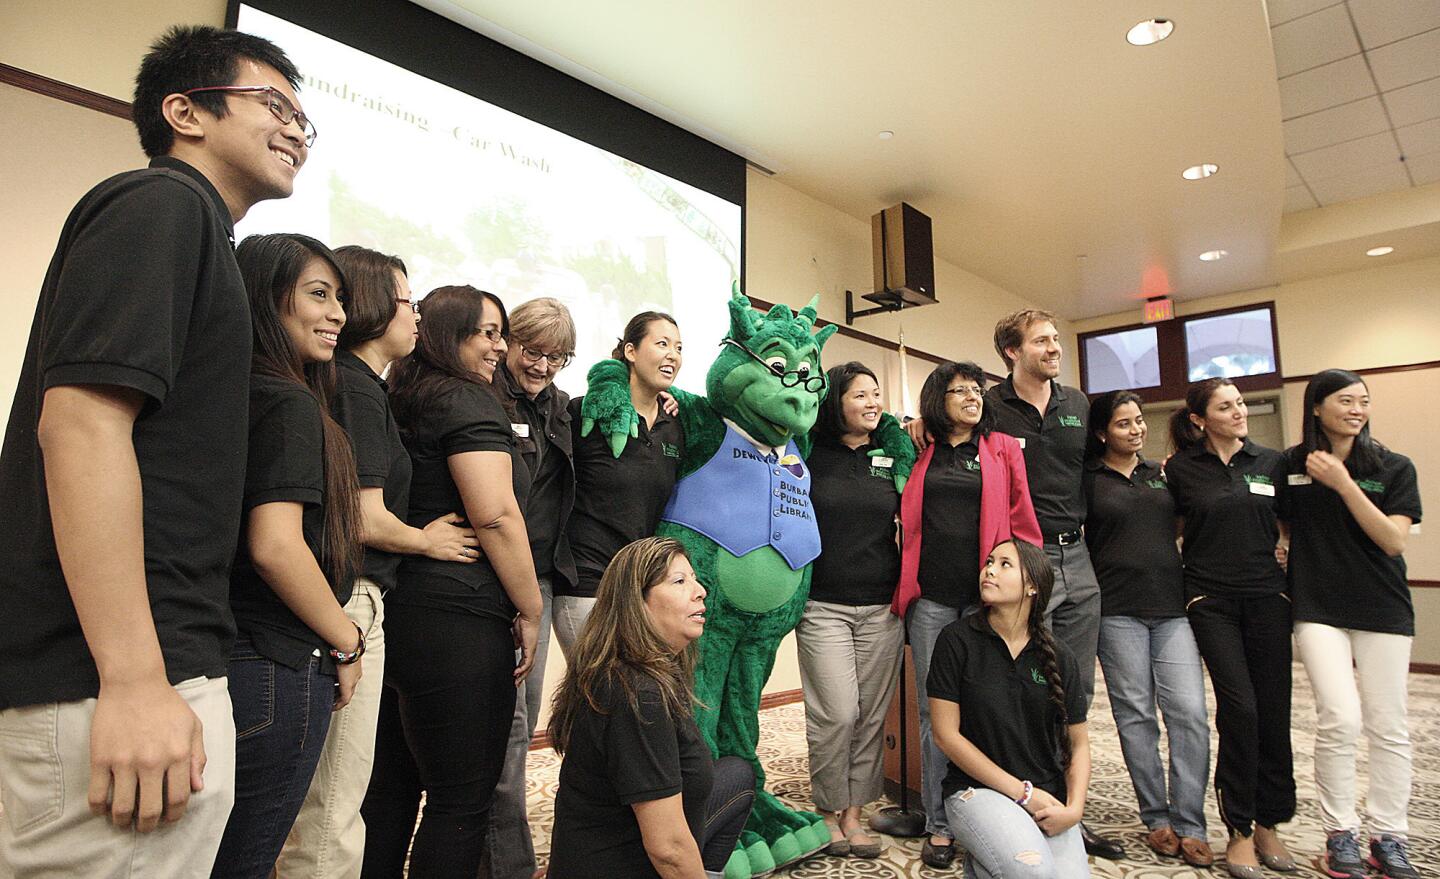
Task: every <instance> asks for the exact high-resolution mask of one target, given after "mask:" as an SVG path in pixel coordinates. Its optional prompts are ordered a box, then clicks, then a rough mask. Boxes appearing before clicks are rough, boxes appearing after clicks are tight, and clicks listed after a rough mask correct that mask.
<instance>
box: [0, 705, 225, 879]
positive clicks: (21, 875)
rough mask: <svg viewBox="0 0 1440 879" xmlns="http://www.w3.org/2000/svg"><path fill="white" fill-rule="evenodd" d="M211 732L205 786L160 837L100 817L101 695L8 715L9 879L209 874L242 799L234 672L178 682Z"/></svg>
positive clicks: (0, 735) (1, 828)
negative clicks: (96, 751)
mask: <svg viewBox="0 0 1440 879" xmlns="http://www.w3.org/2000/svg"><path fill="white" fill-rule="evenodd" d="M175 690H176V692H178V693H179V694H180V695H181V696H182V697H184V699H185V701H186V702H187V703H188V704H189V705H190V708H191V710H193V711H194V712H195V714H196V715H197V716H198V717H199V718H200V723H201V724H202V725H203V727H204V731H205V756H206V759H207V763H206V765H205V789H204V790H202V791H199V792H198V793H192V794H191V795H190V805H189V807H188V808H187V809H186V811H185V816H184V817H183V818H181V819H180V820H179V821H178V822H177V823H175V824H165V823H163V822H162V823H161V825H160V827H159V828H158V829H156V830H154V831H153V832H151V833H139V832H137V831H136V830H135V829H134V828H132V827H124V828H120V827H115V826H114V825H113V824H111V823H110V821H109V819H108V818H105V817H100V816H96V815H93V814H91V813H90V806H89V803H88V801H87V791H88V789H89V787H90V720H91V718H92V717H93V716H94V714H95V700H94V699H82V700H80V701H78V702H52V703H49V704H46V705H30V706H27V707H25V708H10V709H7V710H5V711H0V800H3V804H4V815H3V819H0V877H3V879H62V877H63V879H72V877H78V876H83V877H86V879H150V877H165V879H172V877H174V879H184V877H194V879H204V877H207V876H209V875H210V868H211V866H213V864H214V862H215V851H216V849H218V848H219V846H220V836H221V834H222V833H223V832H224V830H225V822H226V821H227V820H228V819H229V817H230V807H231V806H232V805H233V804H234V801H235V719H234V716H233V715H232V713H231V708H230V692H229V690H228V689H227V688H226V681H225V678H194V679H192V680H188V681H184V682H183V683H180V684H178V685H176V687H175Z"/></svg>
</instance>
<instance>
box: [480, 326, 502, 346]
mask: <svg viewBox="0 0 1440 879" xmlns="http://www.w3.org/2000/svg"><path fill="white" fill-rule="evenodd" d="M475 334H476V335H479V336H484V337H485V338H486V340H488V341H489V342H490V344H492V345H494V344H497V343H499V342H503V341H506V340H507V339H508V338H509V337H508V336H507V335H506V334H505V333H502V332H500V331H499V330H497V329H494V328H493V327H476V328H475Z"/></svg>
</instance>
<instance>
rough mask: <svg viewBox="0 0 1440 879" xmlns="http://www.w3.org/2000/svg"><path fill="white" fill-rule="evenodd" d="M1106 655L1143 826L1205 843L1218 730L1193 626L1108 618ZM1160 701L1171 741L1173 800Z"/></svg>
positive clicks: (1103, 628)
mask: <svg viewBox="0 0 1440 879" xmlns="http://www.w3.org/2000/svg"><path fill="white" fill-rule="evenodd" d="M1099 655H1100V668H1101V669H1102V670H1103V671H1104V672H1105V686H1106V687H1107V688H1108V689H1109V691H1110V712H1111V714H1113V715H1114V717H1115V727H1116V729H1118V730H1119V732H1120V750H1121V752H1122V753H1123V754H1124V755H1125V767H1126V768H1127V769H1128V770H1129V771H1130V781H1131V783H1132V784H1134V785H1135V799H1136V800H1137V801H1138V802H1139V804H1140V820H1141V821H1143V822H1144V823H1145V826H1146V827H1148V828H1150V829H1151V830H1157V829H1159V828H1161V827H1171V828H1173V829H1174V830H1175V832H1176V833H1178V834H1179V835H1181V836H1191V837H1194V838H1196V839H1204V838H1205V785H1206V784H1207V783H1208V781H1209V775H1210V726H1209V723H1208V721H1207V719H1206V717H1205V677H1204V674H1205V673H1204V670H1203V668H1202V666H1201V664H1200V650H1199V648H1197V647H1196V646H1195V636H1194V635H1193V634H1192V633H1191V631H1190V621H1189V620H1187V619H1186V618H1185V617H1173V618H1167V619H1146V618H1141V617H1126V616H1108V617H1101V618H1100V648H1099ZM1157 703H1158V704H1159V706H1160V714H1161V715H1162V716H1163V717H1164V720H1165V733H1166V735H1167V736H1168V738H1169V740H1170V785H1169V792H1170V795H1169V798H1168V799H1167V798H1166V785H1165V767H1164V765H1163V764H1162V763H1161V762H1160V725H1159V723H1158V722H1157V719H1156V711H1155V706H1156V704H1157Z"/></svg>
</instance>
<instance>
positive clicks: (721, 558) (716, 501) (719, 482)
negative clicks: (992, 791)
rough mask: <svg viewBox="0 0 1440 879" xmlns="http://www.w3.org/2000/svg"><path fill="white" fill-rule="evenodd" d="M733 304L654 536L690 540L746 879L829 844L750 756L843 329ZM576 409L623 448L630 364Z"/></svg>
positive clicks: (893, 437) (904, 440)
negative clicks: (739, 816) (742, 776)
mask: <svg viewBox="0 0 1440 879" xmlns="http://www.w3.org/2000/svg"><path fill="white" fill-rule="evenodd" d="M817 298H818V297H817ZM729 307H730V332H729V333H728V334H727V335H726V337H725V339H724V340H723V341H722V343H721V348H722V350H721V352H720V354H719V356H718V357H717V358H716V359H715V362H714V364H713V365H712V366H711V367H710V371H709V373H708V375H707V376H706V383H705V387H706V391H707V397H700V396H696V395H693V394H688V393H686V392H684V391H681V390H678V389H675V390H672V391H671V393H672V394H673V395H674V396H675V398H676V402H677V403H678V404H679V407H680V421H681V424H682V426H683V428H684V431H685V454H684V457H683V458H682V459H681V461H680V471H679V482H678V483H677V484H676V486H675V491H674V493H673V494H672V495H671V498H670V502H669V505H668V506H667V507H666V509H665V512H664V514H663V515H662V517H661V522H660V526H659V529H658V533H659V534H660V535H663V536H667V537H674V538H676V539H678V540H679V541H680V542H681V543H682V544H684V546H685V548H686V550H687V552H688V553H689V555H690V562H691V564H692V565H694V567H695V571H696V573H697V575H698V576H699V579H700V581H701V582H702V583H704V584H705V586H706V588H707V590H708V595H707V597H706V599H705V619H706V623H705V634H704V635H703V636H702V637H701V638H700V641H699V657H698V664H697V667H696V674H695V695H696V698H697V700H698V702H699V705H698V706H697V708H696V721H697V722H698V724H699V727H700V731H701V733H702V734H703V735H704V736H705V740H706V741H707V742H708V743H709V745H710V749H711V751H712V753H714V754H715V755H716V756H717V757H718V756H723V755H730V754H733V755H736V756H739V757H742V758H744V759H745V760H747V761H749V763H750V765H751V766H753V767H754V769H755V778H756V798H755V804H754V807H753V808H752V810H751V813H750V818H749V819H748V821H747V823H746V825H745V831H744V833H743V834H742V835H741V837H740V841H739V843H738V844H737V846H736V849H735V852H734V854H732V856H731V858H730V861H729V863H728V864H727V865H726V868H725V877H726V879H744V877H751V876H764V875H768V874H769V873H771V872H773V871H774V870H775V869H776V868H777V867H783V866H785V865H787V864H790V863H794V862H795V861H798V860H800V859H801V858H804V857H807V856H809V855H811V854H814V853H815V852H817V851H819V850H820V849H822V848H824V847H825V846H826V845H828V844H829V842H830V834H829V831H828V829H827V828H826V827H825V824H824V820H823V819H822V818H821V817H820V816H819V815H816V814H814V813H812V812H798V811H796V810H794V809H791V808H790V807H788V806H786V805H785V804H784V803H782V802H781V801H780V800H779V799H778V798H776V797H775V796H774V795H773V794H771V793H769V792H767V791H766V790H765V789H764V782H765V771H764V768H763V767H762V766H761V765H760V761H759V759H758V758H757V757H756V753H755V750H756V745H757V744H758V742H759V738H760V721H759V711H760V695H761V691H762V689H763V688H764V686H765V682H766V680H768V679H769V677H770V671H771V669H772V668H773V667H774V665H775V653H776V650H777V648H778V647H779V645H780V641H781V639H783V638H784V637H785V635H786V634H787V633H789V632H790V631H791V630H792V629H794V628H795V625H796V623H797V622H799V620H800V615H801V613H802V612H803V611H804V609H805V602H806V599H807V598H808V597H809V594H810V562H811V561H813V560H814V559H815V557H816V556H817V555H819V553H820V534H819V531H818V530H817V528H816V524H815V515H814V506H813V504H812V503H811V500H810V471H809V469H808V468H807V467H806V466H805V463H804V459H805V457H806V456H807V455H808V454H809V451H810V428H811V427H812V426H813V425H814V423H815V416H816V413H817V411H818V409H819V405H820V400H821V398H822V397H823V396H824V394H825V393H826V391H827V390H828V389H827V388H826V387H825V381H824V373H823V370H822V368H821V365H820V349H821V348H822V347H823V346H824V344H825V341H826V340H827V339H829V338H830V336H831V335H833V334H834V333H835V331H836V330H837V329H838V327H836V326H833V325H831V326H826V327H824V328H822V329H821V330H820V331H818V332H814V324H815V317H816V313H815V301H814V300H812V301H811V303H810V304H809V305H807V306H806V307H805V308H803V309H801V310H800V312H799V313H798V314H796V313H794V312H792V311H791V310H790V309H789V308H788V307H787V306H784V305H776V306H774V307H773V308H771V309H770V311H769V312H768V313H767V314H765V315H763V316H761V315H760V314H759V313H758V312H757V311H755V310H754V309H753V308H752V307H751V305H750V300H749V299H747V298H746V297H745V296H744V295H743V294H741V293H740V291H739V288H738V286H737V287H736V288H735V290H734V292H733V295H732V296H731V298H730V302H729ZM581 415H582V418H581V432H582V434H588V433H589V431H590V430H591V429H592V428H594V427H597V426H598V427H599V429H600V430H601V433H602V435H605V436H607V437H608V438H609V439H610V443H611V448H612V450H614V451H615V454H616V455H617V456H618V455H619V453H620V451H621V450H623V449H624V446H625V442H626V440H627V439H628V438H629V437H631V436H634V435H635V431H636V425H637V423H638V421H637V419H638V416H636V414H635V411H634V408H633V407H632V406H631V404H630V390H629V385H628V373H627V372H626V370H625V367H624V365H623V364H621V363H620V362H618V361H615V360H607V361H602V362H601V363H598V364H596V365H595V366H594V367H593V368H592V369H591V370H590V374H589V390H588V391H587V393H586V395H585V402H584V411H583V412H582V413H581ZM877 439H878V440H879V444H880V445H881V446H882V449H883V450H882V451H879V452H875V453H874V454H876V455H881V454H883V455H886V456H889V457H890V458H892V459H893V461H894V464H893V465H892V466H893V468H894V469H893V472H894V474H895V479H896V483H897V488H903V486H904V480H905V478H906V476H908V474H909V472H910V468H911V465H912V464H913V463H914V460H915V451H914V447H913V446H912V445H911V443H910V440H909V438H908V437H907V436H906V434H905V432H904V431H903V430H902V429H901V428H900V425H899V423H898V422H896V420H895V419H894V418H893V417H892V416H889V415H886V416H884V417H883V418H882V420H881V423H880V426H879V427H878V428H877Z"/></svg>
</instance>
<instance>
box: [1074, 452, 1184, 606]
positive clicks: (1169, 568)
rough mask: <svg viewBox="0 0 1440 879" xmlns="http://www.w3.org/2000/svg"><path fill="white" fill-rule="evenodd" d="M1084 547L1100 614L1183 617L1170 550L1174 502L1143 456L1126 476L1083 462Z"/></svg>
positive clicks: (1176, 554)
mask: <svg viewBox="0 0 1440 879" xmlns="http://www.w3.org/2000/svg"><path fill="white" fill-rule="evenodd" d="M1083 484H1084V487H1085V501H1086V504H1087V506H1086V513H1085V545H1086V546H1087V547H1088V548H1089V550H1090V561H1091V563H1092V564H1094V566H1095V579H1096V580H1098V581H1099V582H1100V615H1101V616H1118V617H1147V618H1152V619H1153V618H1163V617H1179V616H1184V615H1185V582H1184V569H1183V567H1182V566H1181V563H1180V551H1179V550H1178V549H1176V548H1175V499H1174V498H1172V497H1171V496H1170V492H1169V490H1168V486H1167V485H1166V484H1165V474H1164V472H1163V471H1161V469H1160V465H1159V464H1156V463H1154V462H1153V461H1146V460H1145V459H1144V458H1141V459H1140V462H1139V463H1138V464H1136V465H1135V469H1134V470H1133V471H1131V473H1130V476H1129V477H1128V478H1127V477H1125V476H1123V475H1122V474H1120V473H1119V472H1118V471H1116V470H1113V469H1111V468H1110V467H1109V466H1108V465H1106V463H1105V462H1104V461H1102V460H1100V459H1098V458H1097V459H1095V460H1092V461H1087V462H1086V464H1085V478H1084V482H1083Z"/></svg>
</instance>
